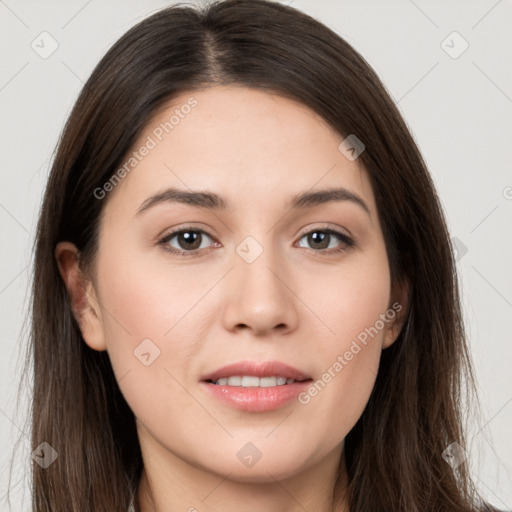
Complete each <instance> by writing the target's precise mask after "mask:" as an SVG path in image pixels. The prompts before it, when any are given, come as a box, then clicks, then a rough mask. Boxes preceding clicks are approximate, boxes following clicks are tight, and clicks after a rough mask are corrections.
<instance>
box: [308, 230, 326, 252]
mask: <svg viewBox="0 0 512 512" xmlns="http://www.w3.org/2000/svg"><path fill="white" fill-rule="evenodd" d="M309 236H310V243H311V240H313V241H314V242H315V243H316V244H317V245H318V239H320V243H322V242H324V243H323V245H322V247H321V248H322V249H325V248H326V247H327V246H328V245H329V244H328V243H327V244H325V240H327V238H328V237H329V235H328V234H327V233H321V232H319V231H315V232H314V233H311V234H310V235H309ZM311 245H314V244H311Z"/></svg>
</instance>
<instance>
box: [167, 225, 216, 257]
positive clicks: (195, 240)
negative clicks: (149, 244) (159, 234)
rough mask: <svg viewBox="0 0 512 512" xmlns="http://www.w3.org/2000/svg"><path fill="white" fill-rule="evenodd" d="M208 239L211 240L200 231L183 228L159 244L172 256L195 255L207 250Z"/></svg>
mask: <svg viewBox="0 0 512 512" xmlns="http://www.w3.org/2000/svg"><path fill="white" fill-rule="evenodd" d="M208 238H209V239H210V240H212V237H211V236H210V235H209V234H208V233H206V232H205V231H203V230H202V229H192V228H184V229H180V230H179V231H174V232H172V233H170V234H168V235H167V236H165V237H164V238H163V239H162V240H160V242H159V243H160V244H161V245H163V246H164V248H165V250H167V251H169V252H171V253H173V254H180V255H186V254H187V253H190V254H191V255H195V254H196V253H198V252H199V251H200V250H201V249H206V248H208V244H207V239H208ZM205 240H206V242H205Z"/></svg>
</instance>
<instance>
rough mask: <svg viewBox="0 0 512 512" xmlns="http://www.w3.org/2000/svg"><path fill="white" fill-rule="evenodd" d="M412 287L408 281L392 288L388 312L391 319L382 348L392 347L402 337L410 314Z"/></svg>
mask: <svg viewBox="0 0 512 512" xmlns="http://www.w3.org/2000/svg"><path fill="white" fill-rule="evenodd" d="M409 296H410V285H409V282H408V281H407V280H404V281H401V282H400V283H396V284H395V285H393V287H392V292H391V300H390V304H389V306H388V311H387V312H386V317H387V318H388V319H389V321H388V323H387V326H386V332H385V334H384V340H383V343H382V348H383V349H384V348H388V347H389V346H391V345H392V344H393V343H394V342H395V341H396V340H397V338H398V336H399V335H400V332H401V331H402V328H403V326H404V324H405V320H406V318H407V314H408V312H409Z"/></svg>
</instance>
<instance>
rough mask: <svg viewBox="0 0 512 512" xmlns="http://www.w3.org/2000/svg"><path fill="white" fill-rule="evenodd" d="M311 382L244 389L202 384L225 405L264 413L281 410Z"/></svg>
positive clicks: (209, 383)
mask: <svg viewBox="0 0 512 512" xmlns="http://www.w3.org/2000/svg"><path fill="white" fill-rule="evenodd" d="M310 382H311V380H306V381H304V382H294V383H292V384H285V385H283V386H271V387H268V388H259V387H254V388H244V387H241V386H221V385H217V384H212V383H211V382H201V386H204V387H205V390H206V391H207V392H208V393H211V394H212V395H213V396H214V397H216V398H218V399H220V400H221V401H222V402H224V403H225V404H227V405H229V406H231V407H234V408H235V409H240V410H243V411H249V412H264V411H273V410H275V409H279V407H282V406H283V405H285V404H287V403H288V402H290V401H291V400H293V399H294V398H296V397H297V395H298V394H299V393H300V392H301V391H304V390H305V389H306V388H307V387H308V386H309V384H310Z"/></svg>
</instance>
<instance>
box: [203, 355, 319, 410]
mask: <svg viewBox="0 0 512 512" xmlns="http://www.w3.org/2000/svg"><path fill="white" fill-rule="evenodd" d="M312 381H313V379H312V378H311V377H310V376H309V375H308V374H306V373H305V372H303V371H301V370H298V369H297V368H294V367H292V366H289V365H287V364H284V363H281V362H279V361H269V362H258V361H241V362H238V363H233V364H230V365H227V366H224V367H223V368H220V369H218V370H216V371H214V372H212V373H210V374H209V375H205V376H204V377H203V378H202V379H201V384H202V386H203V389H204V390H205V391H206V392H207V393H208V394H209V396H212V397H214V398H216V399H218V400H220V402H221V403H223V404H224V405H228V406H229V407H232V408H235V409H239V410H244V411H248V412H265V411H272V410H275V409H278V408H280V407H283V406H284V405H286V404H289V403H290V402H291V401H292V400H293V399H294V398H297V395H298V394H299V393H300V392H301V391H304V390H305V389H306V387H307V386H308V385H309V383H310V382H312Z"/></svg>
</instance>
